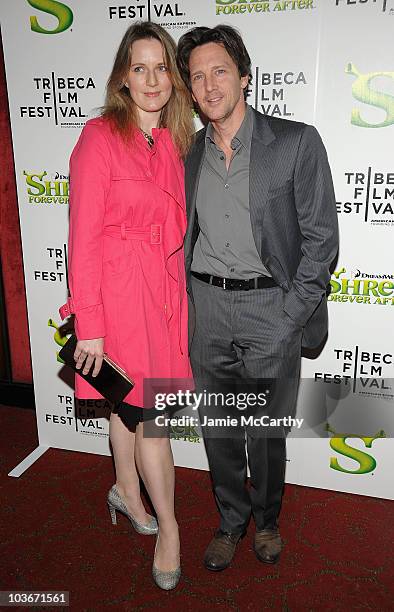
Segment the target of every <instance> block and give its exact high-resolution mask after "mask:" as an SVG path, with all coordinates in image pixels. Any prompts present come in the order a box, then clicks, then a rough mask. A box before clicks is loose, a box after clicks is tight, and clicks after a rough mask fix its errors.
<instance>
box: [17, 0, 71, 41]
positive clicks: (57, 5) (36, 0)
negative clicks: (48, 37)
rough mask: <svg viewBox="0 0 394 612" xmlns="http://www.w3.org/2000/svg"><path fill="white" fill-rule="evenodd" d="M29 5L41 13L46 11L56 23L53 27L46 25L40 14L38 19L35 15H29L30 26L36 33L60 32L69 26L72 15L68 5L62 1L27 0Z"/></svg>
mask: <svg viewBox="0 0 394 612" xmlns="http://www.w3.org/2000/svg"><path fill="white" fill-rule="evenodd" d="M27 1H28V3H29V4H30V6H32V7H33V8H34V9H37V10H38V11H40V12H41V13H46V14H47V15H50V16H51V17H52V18H55V20H56V21H57V24H56V25H55V26H54V27H52V28H51V27H47V26H44V25H43V24H42V15H41V18H40V20H39V18H38V17H37V15H31V16H30V28H31V30H32V32H36V33H37V34H60V33H61V32H65V31H66V30H68V29H69V28H70V27H71V24H72V22H73V19H74V15H73V12H72V10H71V9H70V7H69V6H67V5H66V4H64V3H63V2H56V1H55V0H27Z"/></svg>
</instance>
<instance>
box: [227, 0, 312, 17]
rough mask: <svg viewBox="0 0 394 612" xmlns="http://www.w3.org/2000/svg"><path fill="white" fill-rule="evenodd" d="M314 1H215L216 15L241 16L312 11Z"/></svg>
mask: <svg viewBox="0 0 394 612" xmlns="http://www.w3.org/2000/svg"><path fill="white" fill-rule="evenodd" d="M313 8H315V6H314V0H269V1H268V2H267V1H265V2H264V1H256V0H216V15H240V14H241V15H242V14H243V13H269V12H271V11H272V12H276V11H283V12H284V11H296V10H299V9H313Z"/></svg>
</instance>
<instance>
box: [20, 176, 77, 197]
mask: <svg viewBox="0 0 394 612" xmlns="http://www.w3.org/2000/svg"><path fill="white" fill-rule="evenodd" d="M23 174H24V176H25V177H26V187H27V190H26V191H27V198H28V200H27V201H28V203H29V204H68V200H69V176H68V175H67V174H61V173H60V172H53V173H52V174H48V173H47V171H46V170H44V171H43V172H27V171H26V170H24V171H23Z"/></svg>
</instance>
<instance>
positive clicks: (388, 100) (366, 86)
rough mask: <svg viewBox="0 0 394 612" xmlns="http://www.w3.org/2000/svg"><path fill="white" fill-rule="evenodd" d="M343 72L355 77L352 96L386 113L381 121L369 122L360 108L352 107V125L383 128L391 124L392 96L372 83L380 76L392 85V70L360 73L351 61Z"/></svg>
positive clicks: (393, 77)
mask: <svg viewBox="0 0 394 612" xmlns="http://www.w3.org/2000/svg"><path fill="white" fill-rule="evenodd" d="M345 72H346V74H350V75H352V76H354V77H356V79H355V81H353V84H352V94H353V97H354V98H355V99H356V100H358V101H359V102H362V103H363V104H367V105H368V106H373V107H375V108H378V109H380V110H381V111H384V112H385V114H386V116H385V119H384V120H383V121H378V122H375V123H370V122H368V121H366V120H365V118H363V117H362V116H361V111H360V109H358V108H353V109H352V114H351V123H352V125H355V126H357V127H364V128H384V127H388V126H390V125H393V123H394V96H392V95H390V94H389V93H387V92H384V91H380V90H378V89H376V88H374V87H373V86H372V85H373V81H374V80H375V79H377V78H380V79H384V80H385V81H389V82H390V85H391V86H393V84H394V72H385V71H380V72H368V73H361V72H360V71H359V70H358V69H357V68H356V66H355V65H354V64H352V63H351V62H349V63H348V65H347V67H346V71H345Z"/></svg>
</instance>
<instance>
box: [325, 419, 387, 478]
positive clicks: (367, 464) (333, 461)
mask: <svg viewBox="0 0 394 612" xmlns="http://www.w3.org/2000/svg"><path fill="white" fill-rule="evenodd" d="M326 430H327V431H328V432H330V433H332V434H333V437H332V438H331V440H330V447H331V448H332V450H334V451H335V452H337V453H338V454H339V455H342V456H343V457H348V458H349V459H353V460H354V461H356V462H357V463H358V467H357V468H356V469H353V470H349V469H347V468H344V467H343V466H342V465H340V463H339V461H338V458H337V457H331V458H330V468H331V469H333V470H337V472H344V473H345V474H369V473H370V472H373V471H374V469H375V468H376V459H375V458H374V457H372V455H370V454H369V453H366V452H365V451H362V450H360V449H358V448H356V447H354V446H351V444H349V443H348V439H349V438H355V439H356V440H362V442H363V443H364V445H365V447H366V448H372V444H373V443H374V442H375V440H377V439H378V438H385V437H386V434H385V432H384V431H383V430H381V431H378V432H377V433H376V434H375V435H374V436H360V435H356V434H349V433H337V432H336V431H334V429H332V428H331V427H330V425H329V424H328V423H327V426H326Z"/></svg>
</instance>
